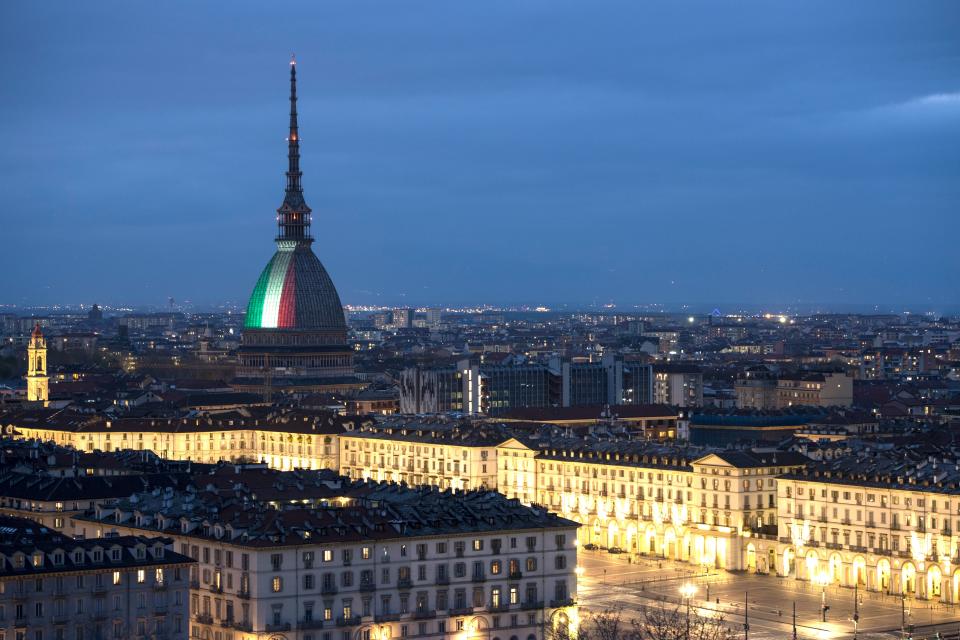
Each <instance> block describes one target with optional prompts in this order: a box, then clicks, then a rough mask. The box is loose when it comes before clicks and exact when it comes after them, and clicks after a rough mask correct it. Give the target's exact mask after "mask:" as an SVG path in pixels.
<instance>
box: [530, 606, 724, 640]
mask: <svg viewBox="0 0 960 640" xmlns="http://www.w3.org/2000/svg"><path fill="white" fill-rule="evenodd" d="M635 613H636V614H637V615H636V617H631V618H624V615H623V609H622V608H616V609H606V610H604V611H600V612H588V611H586V610H581V611H580V625H579V627H578V628H577V629H576V630H575V631H573V632H572V633H571V632H570V631H569V630H567V629H565V628H561V627H557V628H554V629H551V630H550V631H549V632H548V633H547V639H548V640H688V638H689V640H734V639H735V638H739V637H740V636H739V635H738V632H737V631H736V630H734V629H731V628H729V626H728V625H727V624H725V623H724V618H723V616H722V615H719V614H718V615H717V616H706V615H701V614H700V613H698V612H697V611H696V610H695V609H691V610H690V618H689V620H690V626H689V629H690V633H689V636H688V635H687V608H686V607H685V606H681V605H679V604H678V605H672V604H670V603H668V602H666V601H664V600H660V601H659V602H658V604H651V605H644V606H642V607H640V608H639V609H638V610H637V611H636V612H635Z"/></svg>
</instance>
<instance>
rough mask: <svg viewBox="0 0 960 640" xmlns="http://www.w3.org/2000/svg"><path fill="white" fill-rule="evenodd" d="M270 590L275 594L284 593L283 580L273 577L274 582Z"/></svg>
mask: <svg viewBox="0 0 960 640" xmlns="http://www.w3.org/2000/svg"><path fill="white" fill-rule="evenodd" d="M270 588H271V589H272V590H273V592H274V593H280V592H281V591H283V578H281V577H280V576H273V581H272V582H271V584H270Z"/></svg>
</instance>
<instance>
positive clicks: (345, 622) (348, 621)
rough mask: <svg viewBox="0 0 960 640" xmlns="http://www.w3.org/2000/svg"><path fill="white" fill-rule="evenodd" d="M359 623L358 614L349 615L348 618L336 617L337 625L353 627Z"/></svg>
mask: <svg viewBox="0 0 960 640" xmlns="http://www.w3.org/2000/svg"><path fill="white" fill-rule="evenodd" d="M358 624H360V616H350V617H349V618H342V617H341V618H337V626H338V627H355V626H357V625H358Z"/></svg>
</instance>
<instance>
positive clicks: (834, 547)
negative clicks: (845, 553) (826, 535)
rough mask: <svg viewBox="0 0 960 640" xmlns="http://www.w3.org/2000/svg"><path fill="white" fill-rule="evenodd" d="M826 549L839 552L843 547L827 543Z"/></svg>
mask: <svg viewBox="0 0 960 640" xmlns="http://www.w3.org/2000/svg"><path fill="white" fill-rule="evenodd" d="M827 549H835V550H837V551H840V550H841V549H843V545H842V544H840V543H839V542H828V543H827Z"/></svg>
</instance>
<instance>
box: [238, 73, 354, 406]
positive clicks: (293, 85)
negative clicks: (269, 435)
mask: <svg viewBox="0 0 960 640" xmlns="http://www.w3.org/2000/svg"><path fill="white" fill-rule="evenodd" d="M290 65H291V66H290V134H289V136H288V137H287V161H288V167H287V187H286V191H285V193H284V197H283V204H281V205H280V208H279V209H277V227H278V228H277V237H276V238H275V240H276V243H277V251H276V253H274V254H273V257H272V258H271V259H270V262H268V263H267V266H266V267H265V268H264V269H263V272H262V273H261V274H260V277H259V278H258V279H257V284H256V285H255V286H254V288H253V293H252V294H251V295H250V302H249V303H248V304H247V315H246V318H245V319H244V328H243V335H242V337H241V344H240V348H239V349H238V351H237V369H236V375H235V377H234V379H233V382H232V383H231V384H232V386H233V387H234V388H235V389H240V390H243V391H254V392H262V393H263V394H264V396H265V397H266V398H269V397H270V396H271V394H272V393H273V392H274V391H277V392H281V393H300V394H306V393H349V392H352V391H355V390H357V389H360V388H362V387H363V386H364V385H363V383H362V382H361V381H359V380H358V379H357V377H356V375H355V373H354V369H353V348H352V347H351V345H350V343H349V342H348V340H347V323H346V320H345V319H344V316H343V307H342V306H341V304H340V296H339V295H338V294H337V289H336V287H334V286H333V281H332V280H331V279H330V276H329V275H328V274H327V270H326V269H324V268H323V265H322V264H321V263H320V260H319V259H318V258H317V256H316V255H315V254H314V253H313V249H312V248H311V245H312V244H313V238H311V237H310V218H311V211H310V207H308V206H307V203H306V201H304V199H303V187H302V185H301V178H302V177H303V173H302V172H301V171H300V134H299V131H298V129H297V67H296V65H295V63H294V62H292V61H291V63H290Z"/></svg>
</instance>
